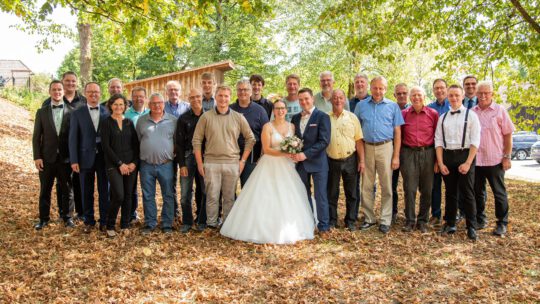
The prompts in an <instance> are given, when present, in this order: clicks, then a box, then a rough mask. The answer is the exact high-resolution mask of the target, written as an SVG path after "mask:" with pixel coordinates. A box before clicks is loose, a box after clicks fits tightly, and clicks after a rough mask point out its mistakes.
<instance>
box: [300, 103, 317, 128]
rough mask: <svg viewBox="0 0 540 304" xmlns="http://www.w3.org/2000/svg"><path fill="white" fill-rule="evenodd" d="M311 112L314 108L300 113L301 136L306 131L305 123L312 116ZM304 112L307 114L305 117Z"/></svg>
mask: <svg viewBox="0 0 540 304" xmlns="http://www.w3.org/2000/svg"><path fill="white" fill-rule="evenodd" d="M313 110H315V107H311V109H309V110H307V111H306V110H304V111H302V112H301V115H302V117H301V118H300V132H301V134H302V135H304V131H305V130H306V126H307V123H308V121H309V118H310V117H311V114H313ZM304 112H306V113H309V114H307V115H304Z"/></svg>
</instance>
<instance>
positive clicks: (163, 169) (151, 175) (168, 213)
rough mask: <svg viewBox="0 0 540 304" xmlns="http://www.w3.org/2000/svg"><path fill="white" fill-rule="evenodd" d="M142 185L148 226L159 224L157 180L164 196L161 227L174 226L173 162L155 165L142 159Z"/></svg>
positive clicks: (145, 217) (145, 221)
mask: <svg viewBox="0 0 540 304" xmlns="http://www.w3.org/2000/svg"><path fill="white" fill-rule="evenodd" d="M140 172H141V187H142V192H143V209H144V223H145V225H146V226H147V227H150V228H152V229H153V228H155V227H156V226H157V206H156V180H157V181H158V182H159V186H160V188H161V194H162V196H163V208H161V227H162V228H172V225H173V220H174V192H173V184H174V177H173V163H172V162H171V161H169V162H167V163H164V164H160V165H153V164H149V163H147V162H145V161H141V171H140Z"/></svg>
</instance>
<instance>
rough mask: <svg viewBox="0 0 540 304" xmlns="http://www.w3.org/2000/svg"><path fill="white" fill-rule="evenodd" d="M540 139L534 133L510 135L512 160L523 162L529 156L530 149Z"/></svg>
mask: <svg viewBox="0 0 540 304" xmlns="http://www.w3.org/2000/svg"><path fill="white" fill-rule="evenodd" d="M539 140H540V138H539V137H538V135H536V134H534V133H525V132H518V133H514V134H513V135H512V159H514V158H515V159H517V160H524V159H526V158H527V157H529V156H530V155H531V147H532V146H533V145H534V144H535V143H536V142H537V141H539Z"/></svg>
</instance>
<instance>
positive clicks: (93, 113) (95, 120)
mask: <svg viewBox="0 0 540 304" xmlns="http://www.w3.org/2000/svg"><path fill="white" fill-rule="evenodd" d="M86 106H87V107H88V112H90V118H92V123H93V124H94V129H95V130H96V132H97V130H98V126H99V112H100V111H99V104H98V105H97V110H92V109H90V108H92V106H90V104H86Z"/></svg>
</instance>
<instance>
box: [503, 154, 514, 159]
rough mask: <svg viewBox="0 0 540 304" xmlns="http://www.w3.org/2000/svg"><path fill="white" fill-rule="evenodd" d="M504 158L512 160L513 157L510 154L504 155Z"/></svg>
mask: <svg viewBox="0 0 540 304" xmlns="http://www.w3.org/2000/svg"><path fill="white" fill-rule="evenodd" d="M503 158H508V159H511V158H512V156H511V155H510V154H504V155H503Z"/></svg>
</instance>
